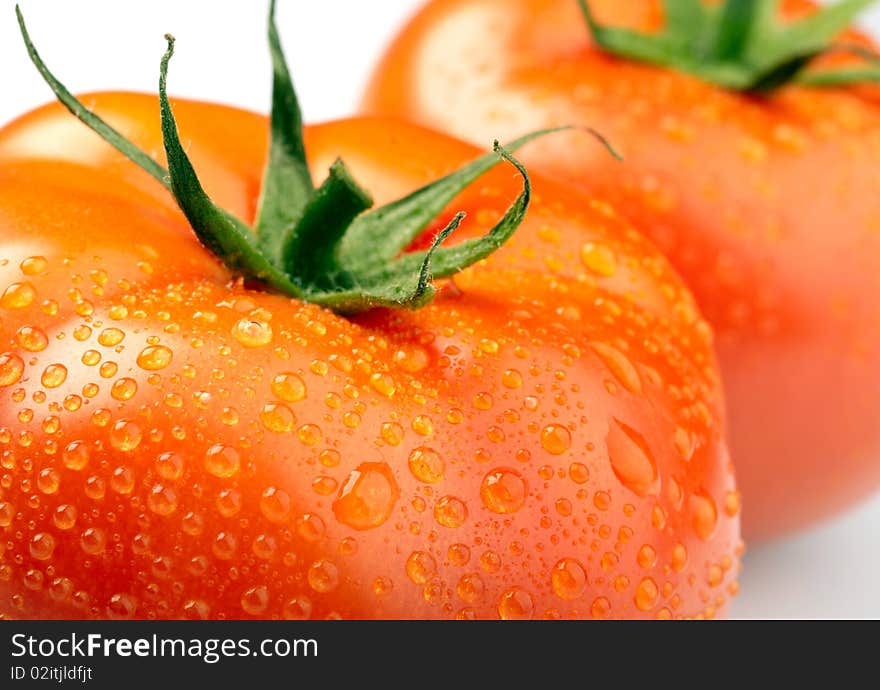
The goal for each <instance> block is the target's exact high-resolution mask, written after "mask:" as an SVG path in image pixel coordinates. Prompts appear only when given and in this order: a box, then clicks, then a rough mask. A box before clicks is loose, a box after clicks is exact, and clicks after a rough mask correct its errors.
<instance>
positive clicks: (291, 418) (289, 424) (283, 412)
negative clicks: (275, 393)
mask: <svg viewBox="0 0 880 690" xmlns="http://www.w3.org/2000/svg"><path fill="white" fill-rule="evenodd" d="M260 421H261V422H262V424H263V426H264V427H265V428H266V429H268V430H269V431H272V432H274V433H276V434H286V433H287V432H289V431H291V430H292V429H293V425H294V424H296V415H294V414H293V411H292V410H291V409H290V408H289V407H288V406H287V405H284V404H283V403H266V404H265V405H263V409H262V410H260Z"/></svg>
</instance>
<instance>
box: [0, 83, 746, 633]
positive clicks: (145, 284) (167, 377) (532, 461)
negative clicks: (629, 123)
mask: <svg viewBox="0 0 880 690" xmlns="http://www.w3.org/2000/svg"><path fill="white" fill-rule="evenodd" d="M87 101H88V102H89V103H91V104H94V106H95V108H96V109H97V110H98V112H100V113H101V114H102V115H103V116H104V117H105V118H107V119H108V120H109V121H110V122H111V123H113V124H114V125H116V126H117V127H119V128H120V130H121V131H123V132H124V133H125V134H126V135H127V136H129V137H131V138H132V139H133V140H134V141H135V142H136V143H137V144H139V145H140V146H141V147H142V148H144V149H145V150H147V151H151V152H158V151H160V150H161V138H160V134H159V132H158V114H157V107H156V103H155V99H154V98H153V97H148V96H139V95H132V94H96V95H93V96H89V97H88V98H87ZM175 112H176V114H177V118H178V121H179V122H180V127H181V131H182V132H183V133H184V136H185V137H186V138H187V140H188V141H189V149H188V150H189V153H190V155H191V157H192V158H193V160H194V161H195V165H196V168H197V169H198V170H199V171H200V173H201V177H202V180H203V182H204V185H205V188H206V189H207V191H208V192H209V193H210V194H211V195H212V197H213V198H214V199H215V200H216V201H217V202H218V203H219V204H220V205H221V206H223V207H225V208H227V209H229V210H230V211H232V212H234V213H236V214H239V215H240V216H241V217H242V218H243V219H244V220H246V221H248V222H250V221H251V220H252V218H253V214H254V210H255V205H256V195H257V192H258V189H259V179H260V175H261V173H262V165H263V156H264V151H265V149H266V130H267V123H266V121H265V119H264V118H262V117H259V116H256V115H252V114H249V113H245V112H242V111H238V110H234V109H231V108H225V107H220V106H212V105H206V104H201V103H194V102H188V101H183V100H179V101H176V102H175ZM307 147H308V150H309V152H310V154H311V162H312V165H313V168H314V170H315V171H316V173H318V174H320V171H322V170H326V168H327V166H329V165H330V163H332V161H333V160H334V159H335V158H336V157H337V156H338V155H342V156H343V157H344V159H345V160H346V162H347V163H348V164H349V166H350V167H351V168H352V170H353V171H354V173H355V175H356V177H357V178H358V180H360V181H361V182H362V183H363V184H364V185H365V186H367V187H368V188H369V189H370V190H371V191H372V192H373V193H374V195H375V196H376V198H377V201H378V202H380V203H382V202H384V201H388V200H389V199H393V198H396V197H398V196H400V195H402V194H404V193H406V192H408V191H409V190H411V189H413V188H414V187H417V186H420V185H421V184H424V183H425V182H427V181H429V180H431V179H434V178H436V177H437V176H439V175H441V174H443V173H446V172H449V171H451V170H453V169H455V168H457V167H459V166H460V165H461V164H462V163H463V162H465V161H467V160H469V159H471V158H473V157H474V156H475V155H476V154H477V153H478V151H477V150H476V149H474V148H471V147H470V146H468V145H465V144H461V143H459V142H456V141H454V140H452V139H448V138H446V137H443V136H440V135H435V134H433V133H429V132H428V131H426V130H422V129H419V128H417V127H413V126H408V125H403V124H399V123H394V124H392V123H390V122H389V121H385V120H378V119H361V120H349V121H343V122H338V123H334V124H330V125H325V126H320V127H315V128H311V129H309V130H308V132H307ZM0 160H2V165H0V227H2V228H3V230H2V237H3V240H2V244H0V252H2V256H3V257H4V261H3V264H2V267H0V286H2V290H0V294H2V295H3V296H2V299H0V319H2V327H0V328H2V330H0V343H2V347H0V351H2V352H4V354H3V356H2V357H3V359H2V362H0V384H2V387H0V396H2V398H0V401H2V402H0V444H2V445H0V454H2V465H3V473H2V477H0V527H2V530H3V532H2V533H3V535H4V537H5V539H4V541H3V542H2V550H3V554H2V559H3V560H2V564H0V607H2V611H3V612H4V614H5V615H11V616H15V617H23V616H61V617H82V616H86V617H91V616H96V617H103V616H110V617H119V618H130V617H178V616H186V617H193V618H205V617H227V618H238V617H258V618H263V617H286V618H308V617H318V618H322V617H339V616H342V617H358V618H361V617H393V618H432V617H455V616H457V617H464V618H466V617H481V618H482V617H495V618H497V617H502V618H525V617H543V616H549V617H555V616H562V617H567V616H579V617H596V618H605V617H669V616H678V615H698V616H710V615H715V614H718V613H721V612H723V611H724V610H725V606H726V602H727V600H728V598H729V596H730V594H731V593H732V592H734V591H735V589H736V584H735V580H734V578H735V575H736V571H737V567H738V565H737V555H738V553H739V548H740V547H739V541H738V510H739V500H738V494H737V493H736V492H735V488H734V483H733V477H732V472H731V468H730V466H729V461H728V457H727V453H726V451H725V447H724V444H723V441H722V431H723V430H722V420H721V393H720V388H719V383H718V377H717V370H716V368H715V363H714V359H713V355H712V350H711V347H710V340H711V336H710V330H709V329H708V327H707V326H706V324H705V323H704V322H703V321H702V320H701V319H700V317H699V315H698V313H697V311H696V309H695V306H694V303H693V301H692V298H691V297H690V296H689V293H688V292H687V290H686V289H685V288H684V287H683V286H682V285H681V283H680V281H679V280H678V278H677V277H676V275H675V274H674V272H673V271H672V270H671V269H670V267H669V266H668V264H667V263H666V261H665V260H664V259H662V257H660V256H659V255H658V254H657V253H656V251H655V250H654V249H653V248H652V247H651V246H650V245H649V244H648V243H647V242H646V241H645V240H643V239H642V238H641V237H640V236H639V235H638V234H637V233H636V232H635V231H634V230H633V229H632V228H631V227H630V226H629V225H627V224H626V223H624V222H623V221H622V220H620V218H619V217H618V216H617V215H616V214H615V213H614V212H613V211H612V210H611V208H610V207H609V206H608V205H607V204H604V203H600V202H598V201H594V200H590V199H589V198H587V197H582V196H579V195H578V194H577V193H574V192H571V191H569V190H567V189H565V188H564V187H560V186H558V185H556V184H555V183H552V182H550V181H548V180H545V179H543V178H537V179H536V180H535V194H536V197H537V198H536V199H535V201H534V204H533V206H532V208H531V212H530V215H529V216H528V218H527V221H526V223H525V224H524V225H523V226H522V227H521V228H520V230H519V231H518V233H517V234H516V235H515V237H514V239H513V240H512V241H511V242H510V243H509V244H508V245H506V246H505V247H504V248H503V249H502V250H501V251H499V252H498V253H497V254H496V255H494V256H493V257H492V258H490V259H489V260H487V261H485V262H483V263H481V264H480V265H478V266H476V267H474V268H472V269H468V270H467V271H465V272H464V273H462V274H460V275H459V276H458V277H457V278H456V279H455V281H454V283H452V284H450V285H448V286H447V287H446V288H445V289H444V290H443V291H442V294H441V295H440V296H439V297H438V298H437V299H436V300H435V302H434V303H432V304H431V305H429V306H428V307H427V308H425V309H423V310H420V311H417V312H408V311H388V310H380V311H374V312H371V313H368V314H366V315H363V316H360V317H357V318H355V319H352V320H347V319H343V318H341V317H339V316H335V315H333V314H332V313H330V312H328V311H326V310H324V309H322V308H319V307H316V306H314V305H307V304H304V303H301V302H297V301H295V300H290V299H287V298H284V297H279V296H276V295H270V294H266V293H262V292H257V291H253V290H246V289H244V288H242V287H240V286H238V285H234V284H230V282H229V281H230V277H229V275H228V274H227V273H226V271H225V270H224V269H222V268H220V267H219V265H218V264H217V262H216V261H215V260H214V259H213V258H212V257H211V256H210V255H209V254H208V253H207V252H206V251H205V250H204V249H202V248H201V247H200V246H199V245H198V244H197V243H196V242H195V240H194V239H193V238H192V236H191V232H190V230H189V228H188V227H187V225H186V222H185V220H184V219H183V217H182V215H181V214H180V212H179V211H177V210H176V209H175V207H174V206H173V202H172V201H171V200H170V199H169V198H166V192H165V190H163V189H162V188H161V186H159V185H158V183H156V182H155V181H154V180H153V179H152V178H150V177H148V176H147V175H146V174H144V173H141V172H139V171H137V170H136V169H135V168H134V167H133V166H132V165H131V164H130V163H128V162H127V161H125V160H124V159H122V158H121V156H119V154H117V153H116V152H115V151H113V150H112V149H110V147H109V146H107V145H104V144H102V143H101V142H100V141H99V140H98V139H97V138H96V137H95V135H94V134H92V133H91V132H89V131H88V130H86V129H85V128H84V127H83V126H82V125H81V124H79V123H78V122H76V121H75V120H74V119H73V118H72V117H71V116H70V115H68V114H67V113H66V112H65V111H63V109H61V108H60V107H59V106H56V105H52V106H48V107H46V108H43V109H40V110H38V111H36V112H34V113H31V114H29V115H27V116H25V117H24V118H22V119H20V120H19V121H17V122H15V123H13V124H11V125H9V126H8V127H7V128H6V129H4V130H3V131H2V132H0ZM613 164H614V163H613V161H610V159H609V162H608V165H613ZM520 186H521V180H519V179H518V177H517V176H515V175H514V174H513V173H512V172H511V169H510V168H506V169H497V170H496V171H494V172H493V173H491V174H489V175H487V176H485V177H484V178H482V179H481V180H480V182H479V183H478V184H476V185H473V186H472V187H470V188H469V189H468V190H467V191H466V192H465V193H464V194H463V195H462V196H461V197H459V199H458V200H457V201H456V202H455V203H454V204H453V205H452V206H451V207H450V211H449V213H447V214H445V215H444V217H442V218H440V219H438V225H439V224H442V223H444V221H445V220H448V217H449V216H451V213H452V211H455V210H459V209H464V210H466V211H468V212H469V214H470V220H469V222H467V223H466V224H465V225H463V226H462V228H461V237H462V238H466V237H469V236H476V235H482V234H484V233H485V231H486V229H487V228H488V227H490V226H491V225H492V224H493V223H494V222H495V220H496V219H497V218H498V216H499V215H500V214H501V213H503V211H504V209H505V208H506V206H507V205H508V204H509V203H510V202H511V200H512V199H513V198H514V197H515V196H516V194H517V193H518V192H519V191H520Z"/></svg>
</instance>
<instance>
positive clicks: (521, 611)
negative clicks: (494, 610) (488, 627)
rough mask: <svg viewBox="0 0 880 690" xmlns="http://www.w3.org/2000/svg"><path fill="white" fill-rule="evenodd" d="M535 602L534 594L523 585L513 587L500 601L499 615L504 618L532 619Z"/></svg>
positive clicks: (510, 619)
mask: <svg viewBox="0 0 880 690" xmlns="http://www.w3.org/2000/svg"><path fill="white" fill-rule="evenodd" d="M534 608H535V603H534V601H533V600H532V595H531V594H529V593H528V592H527V591H526V590H524V589H522V588H521V587H511V588H510V589H508V590H507V591H506V592H504V594H502V595H501V599H500V600H499V601H498V615H500V616H501V619H502V620H506V621H517V620H531V618H532V615H533V613H534Z"/></svg>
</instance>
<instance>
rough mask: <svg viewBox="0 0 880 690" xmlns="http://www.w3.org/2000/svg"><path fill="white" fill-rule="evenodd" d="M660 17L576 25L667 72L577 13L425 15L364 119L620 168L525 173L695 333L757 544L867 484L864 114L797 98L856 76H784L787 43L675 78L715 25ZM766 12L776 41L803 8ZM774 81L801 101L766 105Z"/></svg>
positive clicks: (862, 107) (628, 2)
mask: <svg viewBox="0 0 880 690" xmlns="http://www.w3.org/2000/svg"><path fill="white" fill-rule="evenodd" d="M774 4H775V3H768V2H765V1H764V0H761V2H757V3H755V2H738V3H730V5H729V8H731V9H732V11H734V12H735V11H743V10H745V11H748V10H749V8H752V9H754V8H755V7H757V11H758V12H766V13H767V15H766V16H765V17H764V21H765V23H766V21H767V19H769V18H772V13H773V10H772V9H771V8H772V6H773V5H774ZM866 4H867V3H865V2H855V3H854V2H848V3H845V4H844V5H845V6H841V7H840V8H837V9H836V10H835V11H836V12H840V11H841V10H843V12H842V13H841V14H838V15H837V16H836V17H835V18H833V19H832V20H829V22H830V27H826V31H825V32H824V33H820V32H818V31H817V30H816V29H815V27H813V26H811V27H808V28H807V29H806V30H803V31H801V34H800V36H799V37H800V39H805V40H806V39H810V40H813V41H814V42H813V43H811V44H810V43H808V44H807V45H808V47H809V50H807V48H804V50H805V51H806V53H805V54H811V53H810V52H809V51H810V50H816V49H817V46H818V49H822V48H823V47H824V46H825V45H826V44H827V41H828V40H829V38H830V36H832V35H833V34H835V33H837V30H838V27H839V26H840V24H841V21H846V20H847V19H848V18H849V17H850V16H851V15H852V14H854V11H855V9H858V8H859V7H863V6H864V5H866ZM665 6H666V7H667V8H668V9H669V10H670V11H671V12H673V13H674V14H672V15H670V17H669V21H668V22H667V21H666V19H665V18H664V16H663V12H662V11H661V7H662V5H661V3H660V2H658V1H656V0H652V1H650V2H647V1H643V0H613V1H612V0H594V1H593V2H590V3H589V5H588V7H591V8H592V9H593V11H594V12H595V17H596V22H597V23H599V24H600V25H601V26H602V27H605V26H607V25H614V26H615V27H616V26H626V27H631V28H632V29H633V30H635V31H645V32H654V31H656V30H657V28H658V27H660V26H666V31H667V33H666V34H664V36H671V37H672V38H671V40H672V41H673V45H678V43H675V42H674V41H684V45H685V47H682V48H681V52H682V54H680V55H679V54H677V53H676V52H675V51H674V50H672V49H670V48H669V47H668V46H666V44H661V43H659V39H658V43H657V45H655V43H651V42H649V41H648V38H647V37H644V36H643V37H639V36H638V35H636V36H635V40H634V41H631V40H630V39H632V38H633V35H632V34H631V33H627V32H621V33H612V35H608V36H603V37H602V38H603V41H604V42H605V43H606V44H608V47H607V48H603V47H600V46H598V45H597V44H596V43H595V42H591V40H590V32H589V30H588V28H587V24H586V22H585V21H584V17H583V16H582V15H581V10H580V9H579V6H578V1H577V0H436V1H435V2H431V3H429V5H428V6H427V8H425V10H424V11H423V12H422V13H421V14H420V15H418V16H417V17H416V18H415V19H414V20H413V21H412V23H411V24H410V25H409V26H408V27H407V28H406V29H405V30H404V31H403V33H402V34H401V36H400V37H399V38H398V39H397V41H396V42H395V43H394V45H393V46H392V48H391V49H390V50H389V52H388V54H387V56H386V58H385V59H384V61H383V63H382V64H381V66H380V68H379V70H378V71H377V73H376V76H375V80H374V82H373V85H372V87H371V89H370V91H369V92H368V96H367V99H366V102H365V107H366V109H367V110H368V111H371V112H376V113H385V114H393V115H405V116H408V117H411V118H413V119H414V120H416V121H419V122H422V123H425V124H428V125H430V126H434V127H437V128H438V129H444V130H447V131H450V132H452V133H454V134H456V135H459V136H463V137H467V138H471V139H475V140H477V141H479V140H481V139H484V138H485V137H488V136H498V135H499V133H500V134H501V135H502V136H508V135H511V134H512V133H520V132H523V131H528V130H529V129H530V128H536V127H546V126H551V125H554V124H557V123H590V124H591V125H595V126H597V127H598V128H599V129H600V130H601V131H603V132H604V133H605V134H607V135H608V136H609V137H610V138H611V140H612V141H614V142H615V143H616V144H617V145H618V146H619V147H620V150H621V152H622V154H623V155H624V158H625V159H626V164H625V165H624V166H619V167H612V168H609V166H607V165H606V164H605V162H604V160H603V158H602V156H601V155H600V152H599V149H597V148H596V147H595V146H594V145H593V144H592V143H591V142H589V141H586V140H585V139H583V138H582V137H580V136H578V135H577V134H574V133H572V134H569V135H560V136H558V137H553V138H552V139H547V140H546V141H543V142H541V143H540V144H536V145H535V146H534V147H532V148H530V150H529V151H528V153H527V155H526V157H525V160H526V161H527V162H530V163H531V164H533V165H538V164H540V165H541V166H544V167H545V169H546V170H548V171H550V172H551V173H554V174H556V175H559V176H561V177H563V178H566V179H568V180H571V181H573V182H576V183H578V184H580V185H581V186H582V187H584V188H586V189H587V190H590V191H591V192H593V193H597V194H599V195H601V196H602V197H603V198H607V199H610V200H611V201H612V202H613V203H615V205H616V207H617V208H618V209H620V210H621V212H623V213H625V214H626V215H627V217H628V218H630V219H631V220H632V221H633V222H634V223H635V224H636V226H637V227H639V228H640V229H642V230H643V231H645V232H647V233H648V234H649V235H650V236H651V238H652V239H653V240H654V241H655V242H656V243H657V244H658V245H659V247H660V248H661V250H662V251H663V252H664V253H665V255H666V256H668V257H669V258H670V260H671V261H672V262H673V264H674V265H675V266H676V268H677V269H678V270H679V271H680V272H681V273H682V274H683V275H684V277H685V280H686V282H687V283H688V284H689V286H690V287H691V288H692V289H693V290H694V292H695V294H696V297H697V301H698V302H699V304H700V306H701V308H702V310H703V312H704V313H705V314H706V317H707V319H708V320H709V321H710V323H711V324H712V326H713V328H714V329H715V331H716V333H717V348H718V352H719V358H720V361H721V368H722V372H723V379H724V382H725V385H726V390H727V400H728V405H729V411H730V442H731V451H732V454H733V457H734V458H735V460H736V462H737V473H738V477H739V480H740V484H741V487H742V491H743V495H744V500H745V528H746V533H747V534H748V535H750V536H758V537H767V536H770V535H774V534H777V533H780V532H782V531H785V530H790V529H794V528H798V527H801V526H803V525H806V524H807V523H809V522H811V521H814V520H817V519H818V518H820V517H823V516H826V515H828V514H831V513H833V512H835V511H837V510H839V509H840V508H842V507H844V506H847V505H849V504H850V503H852V502H853V501H854V500H855V499H858V498H860V497H863V496H865V495H867V494H868V493H869V492H871V491H873V490H874V489H875V488H876V487H877V485H878V482H880V462H878V459H880V320H878V317H877V314H878V311H877V300H878V297H880V194H878V191H880V178H878V173H877V170H878V167H877V161H878V160H880V136H878V132H880V96H878V92H877V91H876V90H871V89H870V88H869V87H866V86H863V85H862V86H859V85H855V86H838V87H837V88H818V87H819V86H820V85H845V84H847V83H851V82H858V81H860V80H861V79H868V78H871V79H876V78H877V71H876V70H875V69H870V68H862V66H861V65H854V66H853V67H852V68H846V70H845V71H838V68H839V67H841V68H842V67H844V66H845V65H849V62H848V61H847V60H848V58H846V57H844V58H836V57H828V58H823V60H825V61H826V64H825V65H824V66H823V65H816V66H815V67H811V68H810V71H808V72H805V73H798V72H797V70H798V69H799V68H800V67H802V66H803V62H802V61H800V57H799V56H800V55H802V53H800V52H798V49H799V47H800V44H799V43H797V42H796V40H795V38H794V37H791V36H788V35H786V34H783V33H781V32H780V33H779V34H778V37H777V34H772V35H771V38H772V39H773V40H772V41H771V40H770V39H768V37H767V36H766V35H764V34H762V33H759V32H758V31H757V30H753V34H752V36H746V38H745V41H746V44H745V48H743V51H742V52H743V55H739V54H736V53H735V52H731V51H730V50H728V53H727V54H726V57H725V58H724V59H722V58H718V59H715V60H711V59H709V57H706V58H702V57H700V56H699V55H697V56H692V55H690V54H689V53H688V52H687V46H690V45H691V44H700V45H703V44H705V45H709V41H711V40H712V38H713V35H715V34H713V29H714V28H715V27H716V24H717V20H718V18H719V15H711V14H709V15H708V17H709V18H708V20H707V19H706V18H705V17H704V15H706V14H707V13H709V12H710V11H709V10H708V9H707V6H701V5H700V4H699V3H695V2H693V1H691V0H670V1H669V2H667V3H665ZM716 7H718V5H716ZM725 7H727V5H726V6H725ZM784 7H785V10H786V12H787V14H788V15H789V19H792V18H794V17H801V18H802V17H803V16H804V15H805V14H809V13H810V11H811V10H810V8H812V7H814V6H813V5H811V4H810V3H804V2H786V3H784ZM695 16H696V17H697V18H698V19H699V18H703V20H704V21H707V22H708V23H707V25H706V26H707V28H706V29H705V30H704V31H702V32H701V30H700V29H699V26H700V25H699V24H698V22H697V20H695V19H694V17H695ZM814 16H815V15H814ZM713 21H714V22H716V24H713V23H712V22H713ZM803 26H805V25H801V28H803ZM772 29H773V31H780V30H779V27H772ZM799 30H800V29H799ZM600 31H601V29H600ZM720 33H721V32H717V34H718V35H720ZM819 39H821V40H819ZM816 40H818V43H817V42H816ZM749 41H751V43H749ZM773 41H775V43H774V42H773ZM688 42H689V43H688ZM700 42H703V43H700ZM846 42H847V43H856V42H859V43H860V44H861V45H865V42H864V40H863V39H860V38H859V37H858V36H855V35H853V34H849V35H847V36H846ZM698 47H699V46H698ZM728 48H729V46H728ZM849 49H850V50H855V48H853V47H850V48H849ZM786 50H790V51H794V55H795V57H794V58H792V57H791V56H789V55H788V53H786V52H785V51H786ZM614 53H617V54H621V55H623V56H624V57H626V56H630V57H633V58H634V59H630V60H627V59H622V58H620V57H614ZM655 53H656V54H655ZM707 56H708V53H707ZM636 58H637V59H636ZM765 59H766V62H762V61H764V60H765ZM840 59H842V60H844V62H845V65H838V64H837V61H838V60H840ZM774 60H778V62H773V61H774ZM646 61H648V62H658V63H660V65H667V66H668V67H663V66H653V65H651V64H645V62H646ZM793 75H797V79H799V80H800V81H803V82H807V83H808V85H805V86H797V85H785V84H784V81H785V79H786V78H789V77H792V76H793ZM774 86H777V87H780V88H777V89H776V90H773V87H774ZM734 89H744V90H746V93H738V92H737V91H736V90H734Z"/></svg>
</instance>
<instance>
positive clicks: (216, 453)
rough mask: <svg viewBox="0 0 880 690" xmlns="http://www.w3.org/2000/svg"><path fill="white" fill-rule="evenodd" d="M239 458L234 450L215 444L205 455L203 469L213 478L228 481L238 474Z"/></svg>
mask: <svg viewBox="0 0 880 690" xmlns="http://www.w3.org/2000/svg"><path fill="white" fill-rule="evenodd" d="M240 468H241V457H240V456H239V454H238V451H237V450H235V448H231V447H229V446H224V445H222V444H217V445H214V446H211V447H210V448H209V449H208V452H207V453H205V469H206V470H207V471H208V472H209V473H210V474H212V475H214V476H215V477H218V478H220V479H229V478H230V477H234V476H235V475H236V474H238V471H239V469H240Z"/></svg>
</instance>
